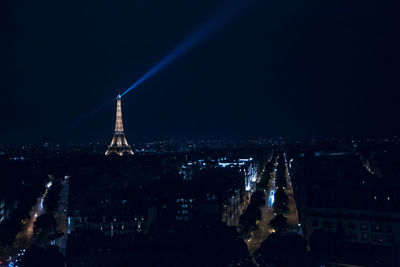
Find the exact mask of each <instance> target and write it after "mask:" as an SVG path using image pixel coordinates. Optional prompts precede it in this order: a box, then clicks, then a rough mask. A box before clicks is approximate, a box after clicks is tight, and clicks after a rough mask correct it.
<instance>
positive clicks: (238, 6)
mask: <svg viewBox="0 0 400 267" xmlns="http://www.w3.org/2000/svg"><path fill="white" fill-rule="evenodd" d="M250 2H252V1H249V0H232V1H229V5H228V6H226V7H224V8H222V9H220V10H219V11H218V12H216V13H215V14H214V15H213V16H212V17H211V19H210V20H208V21H207V22H206V23H204V24H203V26H202V27H200V28H199V29H198V30H197V31H196V32H195V33H193V34H192V35H190V36H189V37H188V38H187V39H186V40H185V41H184V42H183V43H181V44H180V45H179V46H177V47H176V48H175V49H174V50H172V51H171V52H170V53H169V54H167V56H165V57H164V58H163V59H161V61H159V62H158V63H157V64H156V65H154V66H153V67H152V68H151V69H150V70H149V71H148V72H146V73H145V74H144V75H143V76H142V77H141V78H140V79H139V80H137V81H136V82H135V83H134V84H132V85H131V86H130V87H129V88H128V89H126V91H125V92H123V93H122V94H121V97H122V96H124V95H125V94H127V93H128V92H130V91H131V90H132V89H134V88H136V87H137V86H138V85H140V84H141V83H142V82H144V81H145V80H147V79H148V78H150V77H151V76H153V75H154V74H156V73H157V72H159V71H160V70H162V69H163V68H165V67H166V66H167V65H169V64H170V63H172V62H173V61H174V60H175V59H177V58H179V57H180V56H182V55H183V54H185V53H186V52H188V51H189V50H190V49H191V48H193V47H194V46H196V45H197V44H199V43H200V42H201V41H203V40H205V39H207V37H209V36H210V35H211V34H212V33H214V32H215V31H217V30H218V29H220V28H222V26H224V25H225V24H226V23H227V22H228V21H230V20H231V19H232V18H233V17H234V16H236V15H237V14H238V13H239V12H240V11H243V10H244V9H246V8H247V7H248V6H249V3H250Z"/></svg>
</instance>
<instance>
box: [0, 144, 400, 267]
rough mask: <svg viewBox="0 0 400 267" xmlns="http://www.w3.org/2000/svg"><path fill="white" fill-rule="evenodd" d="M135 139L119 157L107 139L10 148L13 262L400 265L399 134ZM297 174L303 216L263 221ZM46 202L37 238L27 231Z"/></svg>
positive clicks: (4, 205)
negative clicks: (24, 236)
mask: <svg viewBox="0 0 400 267" xmlns="http://www.w3.org/2000/svg"><path fill="white" fill-rule="evenodd" d="M133 149H134V151H135V155H133V156H132V155H125V156H123V157H120V156H118V155H115V154H114V155H110V156H104V154H103V153H104V150H105V146H101V145H93V146H70V147H59V146H51V145H46V146H44V147H30V146H28V147H25V146H24V147H1V151H0V153H1V154H0V166H1V167H2V175H3V177H4V178H3V177H2V181H1V183H2V184H1V185H2V187H1V188H0V194H1V195H0V237H1V239H0V241H1V242H0V248H1V251H0V252H1V253H2V255H1V256H2V257H1V259H0V260H1V261H2V262H3V263H5V264H8V263H9V262H12V263H13V264H14V266H15V265H18V266H63V262H65V263H66V264H67V266H257V265H258V266H400V261H399V256H398V255H400V251H399V247H400V176H399V175H400V161H399V159H400V157H399V155H400V153H399V152H400V149H399V142H398V139H387V140H363V141H360V140H359V141H353V142H352V141H351V140H337V139H331V140H322V141H316V140H313V141H298V142H284V141H283V140H279V142H271V143H268V144H265V143H257V142H241V143H239V142H236V143H235V145H232V144H231V143H224V142H220V143H217V142H215V141H213V142H209V141H201V142H198V143H194V142H187V141H185V142H178V141H173V142H159V143H151V144H150V143H149V144H144V145H141V146H140V147H138V146H136V147H135V146H133ZM276 173H278V175H276ZM287 175H289V177H288V179H287V182H290V183H291V184H292V187H293V190H292V189H291V190H290V191H291V194H292V195H293V193H294V200H295V201H294V202H293V199H291V200H290V201H292V202H291V203H292V204H291V206H290V210H291V211H293V210H292V209H293V208H295V207H297V212H296V214H297V216H298V219H299V224H298V226H297V222H296V225H295V227H293V226H290V227H288V226H287V225H284V224H283V225H279V223H277V221H275V223H274V224H273V225H271V224H268V221H267V222H265V220H271V219H274V218H276V217H279V216H278V215H277V214H274V212H276V209H275V208H274V209H272V206H271V205H272V202H273V200H275V203H276V202H278V200H279V198H280V199H285V197H282V195H281V196H280V197H278V196H279V194H278V193H276V194H275V195H271V194H270V192H271V190H272V188H274V190H276V192H278V191H280V192H281V193H282V192H283V194H285V192H284V190H286V189H285V188H283V191H282V188H281V190H278V188H277V187H279V186H280V187H287V186H288V183H286V182H285V181H286V180H285V179H286V178H285V177H287ZM260 177H261V179H260ZM274 177H275V178H276V179H275V180H274V179H273V178H274ZM278 178H279V179H280V180H279V179H278ZM289 178H290V179H289ZM49 181H51V182H52V184H53V185H52V186H51V187H50V188H48V186H49ZM45 190H47V191H48V192H47V194H43V193H44V192H45ZM257 191H258V192H257ZM254 192H257V194H254ZM263 194H264V201H263V199H262V196H263ZM286 194H288V192H287V191H286ZM256 195H258V196H260V195H261V199H260V197H258V198H256V197H255V196H256ZM38 196H39V198H38ZM40 196H41V197H44V198H43V202H42V201H41V198H40ZM272 196H274V197H275V198H274V199H273V198H272ZM254 201H257V203H258V204H257V205H255V203H254ZM41 205H43V207H42V208H43V210H44V212H41V213H39V214H36V215H37V216H38V218H37V221H39V222H38V223H36V222H35V223H34V224H33V236H32V239H31V240H30V241H29V242H27V243H25V244H21V243H20V242H15V240H17V241H18V238H16V235H17V234H18V233H20V232H21V231H22V232H23V229H24V227H25V226H26V225H28V224H29V220H30V219H32V217H35V213H36V212H33V213H32V210H33V211H36V210H35V209H33V208H35V207H36V208H38V207H41ZM268 205H270V206H269V208H270V209H269V210H273V211H271V212H270V214H268V213H265V212H264V211H263V213H262V216H260V217H257V216H255V218H256V219H255V221H254V224H252V225H250V226H249V228H251V229H253V228H252V227H254V229H255V231H254V229H253V230H252V231H251V232H249V233H245V234H243V232H240V231H241V230H240V229H244V228H243V225H241V219H240V218H241V217H243V216H242V215H243V214H247V215H249V216H250V217H251V218H253V217H252V214H250V212H249V210H251V209H250V208H249V207H252V209H253V210H255V211H257V212H258V211H260V210H262V209H263V208H265V207H266V206H268ZM31 208H32V210H31ZM258 209H260V210H258ZM281 209H282V207H281ZM265 210H267V211H268V209H265ZM245 211H247V212H245ZM289 213H290V212H288V213H285V212H283V216H288V214H289ZM260 214H261V213H260ZM290 214H292V215H293V213H290ZM247 215H246V216H247ZM253 215H254V214H253ZM292 215H291V216H292ZM52 217H54V219H52ZM280 218H281V219H282V218H283V217H282V216H281V217H280ZM45 219H46V220H45ZM242 219H243V218H242ZM291 219H292V221H293V218H291ZM243 221H244V220H242V222H243ZM288 221H289V218H288ZM55 223H56V225H54V224H55ZM64 226H65V227H64ZM21 229H22V230H21ZM49 229H50V230H49ZM257 230H260V231H259V232H263V233H266V232H268V235H267V237H266V238H265V239H260V240H259V241H257V242H255V243H257V244H258V245H259V246H260V248H259V249H258V250H256V252H254V254H253V255H250V254H249V250H248V247H247V246H246V244H248V243H246V242H248V241H249V240H251V239H253V238H257ZM64 237H65V238H64ZM252 244H254V242H253V243H252ZM56 247H59V249H58V248H56ZM25 248H26V252H25V251H24V249H25ZM24 253H26V255H24ZM9 257H11V259H10V258H9ZM11 266H12V265H11Z"/></svg>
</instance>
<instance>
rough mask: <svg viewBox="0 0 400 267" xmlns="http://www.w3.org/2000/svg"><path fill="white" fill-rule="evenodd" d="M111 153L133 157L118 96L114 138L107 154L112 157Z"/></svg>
mask: <svg viewBox="0 0 400 267" xmlns="http://www.w3.org/2000/svg"><path fill="white" fill-rule="evenodd" d="M111 153H115V154H118V155H120V156H122V155H124V154H125V153H127V154H130V155H133V151H132V149H131V146H130V145H128V141H126V137H125V132H124V126H123V124H122V109H121V96H120V95H118V96H117V113H116V118H115V132H114V136H113V139H112V140H111V144H110V145H109V146H108V149H107V151H106V153H105V154H106V155H110V154H111Z"/></svg>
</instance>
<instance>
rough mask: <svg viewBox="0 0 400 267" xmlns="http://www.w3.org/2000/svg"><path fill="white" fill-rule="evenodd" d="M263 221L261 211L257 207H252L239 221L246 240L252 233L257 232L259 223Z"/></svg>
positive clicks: (241, 232)
mask: <svg viewBox="0 0 400 267" xmlns="http://www.w3.org/2000/svg"><path fill="white" fill-rule="evenodd" d="M259 220H261V210H260V209H259V208H258V207H257V206H256V205H252V204H251V203H250V205H249V206H248V207H247V209H246V210H245V212H244V213H243V214H242V216H240V219H239V232H240V235H241V236H242V237H244V238H248V237H249V236H250V232H252V231H255V230H256V229H257V227H258V224H257V221H259Z"/></svg>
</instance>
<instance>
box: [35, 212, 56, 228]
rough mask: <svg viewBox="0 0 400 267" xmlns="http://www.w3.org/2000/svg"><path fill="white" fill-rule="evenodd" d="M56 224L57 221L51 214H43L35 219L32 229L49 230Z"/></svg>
mask: <svg viewBox="0 0 400 267" xmlns="http://www.w3.org/2000/svg"><path fill="white" fill-rule="evenodd" d="M56 225H57V222H56V219H55V218H54V216H53V215H50V214H44V215H41V216H39V217H38V218H37V219H36V222H35V225H34V230H35V232H50V231H52V230H55V228H56Z"/></svg>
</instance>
